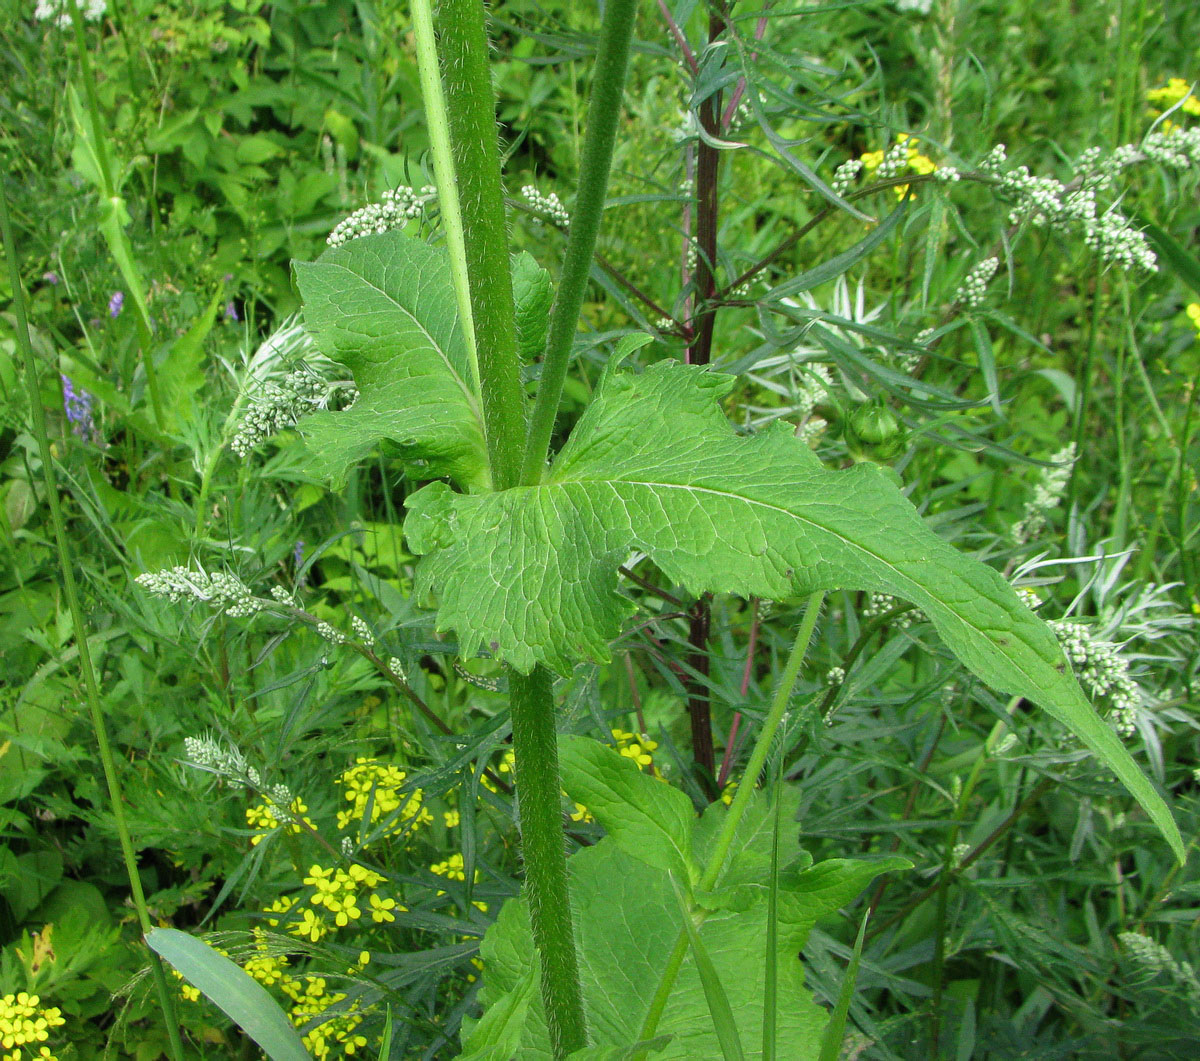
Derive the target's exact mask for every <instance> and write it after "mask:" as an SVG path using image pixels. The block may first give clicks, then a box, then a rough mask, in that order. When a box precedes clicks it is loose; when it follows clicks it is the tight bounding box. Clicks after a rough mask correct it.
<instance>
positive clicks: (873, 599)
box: [863, 593, 923, 630]
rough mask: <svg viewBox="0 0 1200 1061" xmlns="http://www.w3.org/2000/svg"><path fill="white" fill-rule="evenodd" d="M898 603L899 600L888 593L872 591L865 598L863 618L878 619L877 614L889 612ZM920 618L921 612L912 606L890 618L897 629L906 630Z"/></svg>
mask: <svg viewBox="0 0 1200 1061" xmlns="http://www.w3.org/2000/svg"><path fill="white" fill-rule="evenodd" d="M899 603H900V601H898V600H897V599H896V598H895V597H893V596H892V595H891V594H890V593H872V594H871V595H870V596H869V597H868V598H867V603H866V605H865V606H864V607H863V618H864V619H878V618H879V616H881V615H885V614H886V613H887V612H890V611H891V610H892V609H893V608H895V607H896V605H898V604H899ZM921 618H923V616H922V613H921V612H920V611H918V610H917V609H916V608H913V609H910V610H909V611H906V612H901V613H900V614H899V615H897V616H894V617H893V619H892V624H893V625H894V626H895V627H896V628H897V629H900V630H907V629H908V628H909V627H910V626H912V625H913V623H915V622H917V621H918V620H920V619H921Z"/></svg>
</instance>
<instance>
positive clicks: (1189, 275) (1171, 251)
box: [1134, 215, 1200, 295]
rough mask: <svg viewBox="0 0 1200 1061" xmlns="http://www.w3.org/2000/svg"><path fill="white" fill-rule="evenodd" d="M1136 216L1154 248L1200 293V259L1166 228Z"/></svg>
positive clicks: (1184, 280) (1181, 278)
mask: <svg viewBox="0 0 1200 1061" xmlns="http://www.w3.org/2000/svg"><path fill="white" fill-rule="evenodd" d="M1134 216H1135V217H1136V218H1137V223H1138V224H1139V225H1141V226H1142V229H1143V231H1144V232H1145V233H1146V237H1147V238H1148V239H1149V240H1150V242H1151V243H1153V244H1154V249H1155V250H1156V251H1158V253H1159V254H1161V255H1162V256H1163V257H1164V258H1165V259H1166V260H1167V262H1168V264H1169V265H1170V266H1171V269H1172V271H1173V272H1174V273H1175V275H1176V276H1178V277H1179V279H1180V280H1182V281H1183V282H1184V283H1185V284H1187V286H1188V287H1190V288H1191V289H1192V290H1193V291H1195V292H1196V294H1198V295H1200V259H1198V258H1197V257H1196V256H1195V255H1194V254H1192V252H1191V251H1189V250H1188V249H1187V248H1186V247H1185V246H1184V245H1183V244H1182V243H1180V242H1179V241H1178V240H1177V239H1176V238H1175V237H1174V236H1172V235H1171V234H1170V233H1169V232H1168V231H1167V230H1166V229H1164V228H1162V227H1161V226H1159V225H1156V224H1155V223H1154V222H1153V221H1148V220H1146V218H1144V217H1138V216H1137V215H1134Z"/></svg>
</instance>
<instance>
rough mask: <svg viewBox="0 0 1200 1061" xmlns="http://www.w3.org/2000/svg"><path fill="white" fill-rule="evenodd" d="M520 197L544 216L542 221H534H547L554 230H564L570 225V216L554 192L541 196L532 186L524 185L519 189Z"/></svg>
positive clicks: (539, 219) (539, 218)
mask: <svg viewBox="0 0 1200 1061" xmlns="http://www.w3.org/2000/svg"><path fill="white" fill-rule="evenodd" d="M521 195H522V196H523V197H524V199H525V201H526V202H527V203H528V204H529V205H530V206H532V207H533V208H534V209H535V210H536V211H538V213H540V214H544V215H546V216H545V218H544V219H543V218H541V217H538V218H535V219H534V220H535V221H542V220H547V221H549V222H550V224H552V225H553V226H554V227H555V228H566V227H567V225H568V224H570V221H571V215H570V214H568V213H567V208H566V207H565V206H563V204H562V200H561V199H559V197H558V195H557V194H556V193H555V192H550V193H549V194H547V195H543V194H542V193H541V192H539V191H538V190H537V188H535V187H534V186H533V185H532V184H526V185H525V186H524V187H523V188H522V189H521Z"/></svg>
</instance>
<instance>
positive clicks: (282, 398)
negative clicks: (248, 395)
mask: <svg viewBox="0 0 1200 1061" xmlns="http://www.w3.org/2000/svg"><path fill="white" fill-rule="evenodd" d="M330 389H331V388H330V385H329V384H328V383H326V381H325V380H324V379H323V378H322V377H321V376H319V375H317V373H315V372H314V371H312V369H310V368H307V367H306V366H303V365H302V366H300V367H299V368H297V369H294V370H293V371H291V372H289V373H288V374H287V376H286V377H285V378H284V379H283V381H282V382H280V383H274V382H270V381H269V382H267V383H265V384H264V385H263V387H262V388H261V389H260V391H259V392H258V394H256V395H255V396H254V398H253V399H252V400H251V402H250V405H249V408H248V409H247V410H246V412H245V414H244V416H243V417H242V422H241V423H240V424H239V425H238V429H237V433H236V434H235V435H234V436H233V438H232V439H231V440H230V442H229V448H230V449H232V450H233V451H234V453H236V454H237V455H238V456H239V457H242V458H245V457H246V455H247V454H248V453H249V452H250V451H251V450H252V449H253V448H254V447H255V446H257V445H258V444H259V443H260V442H262V441H264V440H265V439H268V438H270V437H271V436H272V435H274V434H276V433H278V432H280V431H284V430H286V429H287V428H289V427H292V426H293V425H295V424H296V422H297V421H299V420H300V419H301V418H302V417H304V416H305V415H307V414H308V413H311V412H312V411H313V410H314V409H321V408H324V407H325V405H326V404H327V403H328V401H329V393H330Z"/></svg>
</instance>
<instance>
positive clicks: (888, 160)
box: [875, 136, 915, 180]
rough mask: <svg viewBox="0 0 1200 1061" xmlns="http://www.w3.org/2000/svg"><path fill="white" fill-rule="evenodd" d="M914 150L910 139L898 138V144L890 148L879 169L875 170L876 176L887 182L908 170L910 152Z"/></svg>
mask: <svg viewBox="0 0 1200 1061" xmlns="http://www.w3.org/2000/svg"><path fill="white" fill-rule="evenodd" d="M913 150H915V149H914V148H913V146H912V144H910V143H909V141H908V137H906V136H901V137H898V138H897V139H896V142H895V143H894V144H892V146H891V147H889V148H888V150H887V153H886V154H885V155H884V156H883V161H882V162H880V163H879V166H878V168H877V169H876V170H875V176H876V177H877V178H878V179H879V180H887V179H888V178H889V177H894V176H896V174H898V173H901V172H902V171H904V170H906V169H908V160H909V152H910V151H913Z"/></svg>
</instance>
